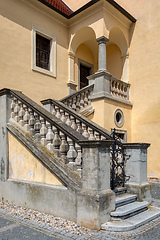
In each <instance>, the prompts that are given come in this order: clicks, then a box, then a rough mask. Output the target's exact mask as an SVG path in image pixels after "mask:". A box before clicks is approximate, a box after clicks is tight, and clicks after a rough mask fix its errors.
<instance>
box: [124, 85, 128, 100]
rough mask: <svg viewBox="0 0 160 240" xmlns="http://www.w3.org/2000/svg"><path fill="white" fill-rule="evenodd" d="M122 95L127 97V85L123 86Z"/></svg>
mask: <svg viewBox="0 0 160 240" xmlns="http://www.w3.org/2000/svg"><path fill="white" fill-rule="evenodd" d="M124 97H125V99H127V87H124Z"/></svg>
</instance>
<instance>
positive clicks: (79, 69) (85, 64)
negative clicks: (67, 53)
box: [75, 44, 95, 89]
mask: <svg viewBox="0 0 160 240" xmlns="http://www.w3.org/2000/svg"><path fill="white" fill-rule="evenodd" d="M94 69H95V60H94V56H93V53H92V52H91V50H90V48H89V47H88V46H86V45H85V44H80V45H79V47H78V48H77V50H76V56H75V79H76V81H77V84H78V89H82V88H84V87H86V86H87V85H88V84H89V83H88V79H87V76H89V75H91V74H93V73H94Z"/></svg>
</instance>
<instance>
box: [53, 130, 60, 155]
mask: <svg viewBox="0 0 160 240" xmlns="http://www.w3.org/2000/svg"><path fill="white" fill-rule="evenodd" d="M54 133H55V134H54V140H53V146H54V151H53V152H54V154H55V155H56V157H60V156H61V154H60V150H59V148H60V145H61V139H60V137H59V134H58V129H57V128H54Z"/></svg>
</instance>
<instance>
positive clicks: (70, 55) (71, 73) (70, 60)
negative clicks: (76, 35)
mask: <svg viewBox="0 0 160 240" xmlns="http://www.w3.org/2000/svg"><path fill="white" fill-rule="evenodd" d="M74 61H75V54H74V53H72V52H69V53H68V73H69V79H68V83H67V85H68V94H69V95H70V94H72V93H75V92H76V87H77V84H76V83H75V80H74Z"/></svg>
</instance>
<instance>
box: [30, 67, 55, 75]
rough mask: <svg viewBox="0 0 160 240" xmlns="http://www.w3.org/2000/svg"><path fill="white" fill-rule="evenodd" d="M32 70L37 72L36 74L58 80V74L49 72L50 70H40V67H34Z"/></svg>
mask: <svg viewBox="0 0 160 240" xmlns="http://www.w3.org/2000/svg"><path fill="white" fill-rule="evenodd" d="M32 70H33V71H35V72H39V73H42V74H45V75H48V76H51V77H54V78H56V74H55V73H54V72H52V71H49V70H46V69H43V68H40V67H37V66H35V67H32Z"/></svg>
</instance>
